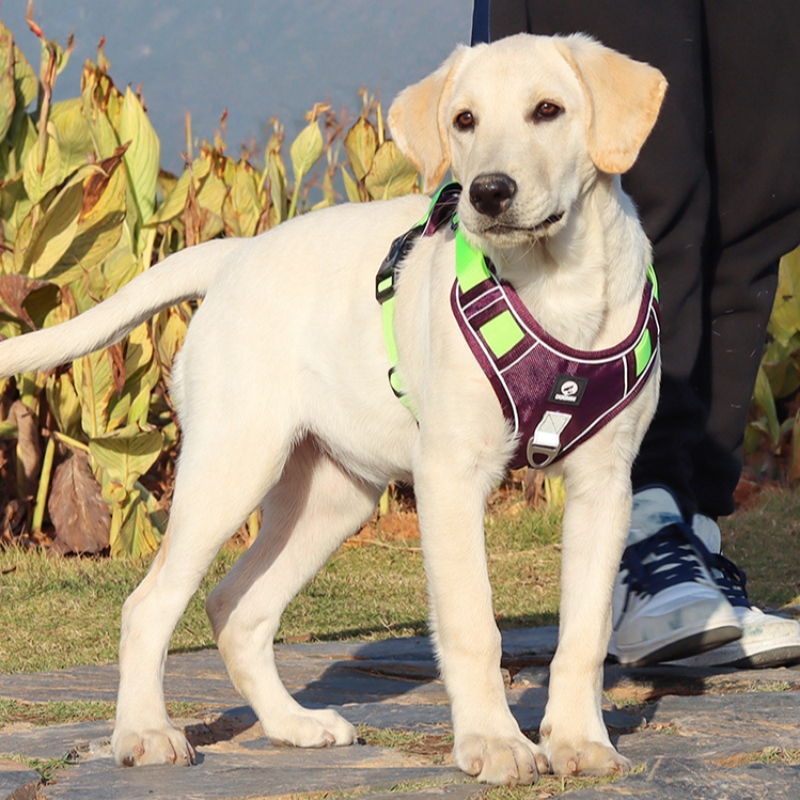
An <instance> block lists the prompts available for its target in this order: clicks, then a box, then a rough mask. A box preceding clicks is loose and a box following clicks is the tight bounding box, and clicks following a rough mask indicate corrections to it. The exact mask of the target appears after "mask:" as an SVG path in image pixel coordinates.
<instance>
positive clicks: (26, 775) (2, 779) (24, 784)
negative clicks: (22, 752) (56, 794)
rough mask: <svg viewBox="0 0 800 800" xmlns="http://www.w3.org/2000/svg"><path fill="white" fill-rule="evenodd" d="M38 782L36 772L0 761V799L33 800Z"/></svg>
mask: <svg viewBox="0 0 800 800" xmlns="http://www.w3.org/2000/svg"><path fill="white" fill-rule="evenodd" d="M40 782H41V779H40V777H39V773H38V772H36V770H33V769H28V768H27V767H26V766H25V765H24V764H20V763H19V762H17V761H5V760H3V759H0V797H1V798H4V800H35V798H36V793H37V790H38V787H39V784H40Z"/></svg>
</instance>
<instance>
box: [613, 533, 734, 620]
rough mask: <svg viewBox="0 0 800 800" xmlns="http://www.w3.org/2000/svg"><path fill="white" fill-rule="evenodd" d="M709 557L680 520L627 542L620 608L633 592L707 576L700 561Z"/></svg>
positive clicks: (650, 591)
mask: <svg viewBox="0 0 800 800" xmlns="http://www.w3.org/2000/svg"><path fill="white" fill-rule="evenodd" d="M709 558H711V553H709V551H708V549H707V548H706V546H705V545H704V544H703V542H702V541H701V540H700V539H699V538H698V537H697V536H696V535H695V534H694V532H693V531H692V529H691V527H689V525H687V524H686V523H683V522H676V523H674V524H672V525H667V526H666V527H665V528H662V529H661V530H660V531H658V533H656V534H653V535H652V536H648V537H647V538H646V539H642V541H640V542H636V543H635V544H631V545H628V547H626V548H625V552H624V553H623V554H622V563H621V565H620V569H621V570H624V571H625V574H624V575H623V577H622V580H623V583H625V584H627V594H626V597H625V606H624V609H623V610H625V609H627V607H628V602H629V600H630V597H631V595H632V594H634V593H635V594H639V595H642V596H645V597H647V596H652V595H655V594H657V593H658V592H661V591H663V590H664V589H667V588H669V587H671V586H675V585H677V584H679V583H688V582H692V581H697V580H701V579H703V578H706V575H705V574H704V570H703V562H704V561H707V560H708V559H709ZM645 560H646V563H645ZM726 560H727V559H726ZM732 566H735V565H732Z"/></svg>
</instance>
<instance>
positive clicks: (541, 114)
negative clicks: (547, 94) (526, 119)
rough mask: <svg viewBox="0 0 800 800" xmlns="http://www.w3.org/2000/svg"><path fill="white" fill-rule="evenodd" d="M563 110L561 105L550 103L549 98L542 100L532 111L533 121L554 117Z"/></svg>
mask: <svg viewBox="0 0 800 800" xmlns="http://www.w3.org/2000/svg"><path fill="white" fill-rule="evenodd" d="M563 110H564V109H563V108H561V106H559V105H556V104H555V103H551V102H550V101H549V100H543V101H542V102H541V103H539V105H538V106H536V110H535V111H534V112H533V119H534V122H540V121H541V122H544V121H547V120H551V119H555V118H556V117H557V116H558V115H559V114H561V112H562V111H563Z"/></svg>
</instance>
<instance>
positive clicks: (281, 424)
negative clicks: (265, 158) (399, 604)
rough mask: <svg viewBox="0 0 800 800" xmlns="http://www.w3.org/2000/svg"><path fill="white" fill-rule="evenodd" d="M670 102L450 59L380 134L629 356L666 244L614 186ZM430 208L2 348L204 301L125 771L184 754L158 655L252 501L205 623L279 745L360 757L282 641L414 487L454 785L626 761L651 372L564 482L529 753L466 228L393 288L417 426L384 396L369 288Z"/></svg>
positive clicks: (577, 75)
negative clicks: (458, 303)
mask: <svg viewBox="0 0 800 800" xmlns="http://www.w3.org/2000/svg"><path fill="white" fill-rule="evenodd" d="M665 88H666V83H665V81H664V78H663V76H662V75H661V74H660V73H659V72H658V71H657V70H655V69H653V68H651V67H649V66H647V65H644V64H641V63H637V62H634V61H632V60H630V59H628V58H626V57H624V56H621V55H619V54H617V53H615V52H613V51H611V50H609V49H607V48H605V47H603V46H601V45H600V44H598V43H596V42H594V41H593V40H591V39H589V38H587V37H584V36H580V35H576V36H568V37H564V38H544V37H534V36H528V35H520V36H517V37H512V38H509V39H505V40H502V41H500V42H497V43H495V44H492V45H480V46H478V47H475V48H467V47H461V48H459V49H457V50H456V51H455V52H454V53H453V54H452V56H451V57H450V58H449V59H448V60H447V61H446V62H445V63H444V64H443V65H442V67H441V68H440V69H439V70H437V71H436V72H435V73H434V74H433V75H431V76H430V77H428V78H426V79H425V80H423V81H422V82H421V83H419V84H417V85H415V86H412V87H410V88H409V89H406V90H405V91H404V92H403V93H402V94H401V95H400V96H399V97H398V98H397V100H396V101H395V103H394V104H393V106H392V108H391V111H390V115H389V119H390V124H391V129H392V133H393V135H394V137H395V139H396V141H397V142H398V144H399V145H400V147H401V149H402V150H403V151H404V152H405V154H406V155H407V156H408V158H409V159H410V160H411V161H412V163H413V164H414V165H415V166H417V167H418V168H419V170H420V171H421V173H422V174H423V176H424V179H425V186H426V188H428V189H432V188H434V187H435V186H436V185H437V183H438V182H439V181H440V180H441V179H442V178H443V176H444V175H445V173H446V172H447V170H448V168H449V169H451V170H452V172H453V175H454V176H455V178H456V179H457V180H458V181H460V182H461V183H462V184H463V186H464V187H465V189H464V192H463V194H462V195H461V197H460V200H459V202H458V208H457V213H458V218H459V220H460V223H459V224H460V227H459V231H460V234H461V236H462V237H463V239H464V241H466V242H467V243H468V245H469V246H470V247H472V248H475V249H477V250H479V251H481V252H482V253H484V254H486V256H487V257H488V258H489V259H490V260H491V262H492V263H493V264H494V270H495V273H496V276H497V277H498V279H499V280H502V281H503V282H504V285H510V286H512V287H513V288H514V289H515V290H516V292H517V294H518V296H519V298H520V299H521V302H522V303H524V305H525V306H527V309H529V311H530V312H532V314H533V317H534V318H535V319H536V320H537V321H538V323H539V325H540V326H541V327H542V328H543V329H544V330H546V331H547V332H548V334H549V335H550V336H552V337H555V338H556V339H558V340H560V341H561V342H562V343H564V344H565V345H567V346H568V347H571V348H574V349H575V350H577V351H598V350H603V349H605V348H611V347H614V346H615V345H617V344H618V343H620V342H621V341H623V340H625V339H626V337H628V336H629V334H630V332H631V330H632V328H633V327H634V325H635V322H636V320H637V314H638V313H639V310H640V306H641V303H642V295H643V287H644V286H645V281H646V270H647V267H648V264H649V259H650V253H649V246H648V243H647V241H646V239H645V236H644V233H643V232H642V229H641V227H640V224H639V222H638V220H637V216H636V213H635V210H634V208H633V207H632V204H631V202H630V200H629V199H628V198H627V196H626V195H625V194H624V193H623V192H622V190H621V188H620V180H619V174H620V173H622V172H624V171H625V170H627V169H628V168H629V167H630V166H631V165H632V164H633V162H634V160H635V159H636V157H637V154H638V152H639V149H640V148H641V146H642V144H643V142H644V140H645V138H646V137H647V135H648V134H649V132H650V130H651V128H652V126H653V124H654V122H655V119H656V116H657V114H658V110H659V106H660V103H661V99H662V96H663V94H664V91H665ZM487 176H489V177H488V178H487ZM428 206H429V200H428V199H427V198H424V197H421V196H419V195H415V196H409V197H405V198H401V199H398V200H393V201H388V202H382V203H372V204H365V205H344V206H339V207H336V208H332V209H328V210H324V211H320V212H316V213H312V214H308V215H307V216H303V217H301V218H299V219H296V220H293V221H291V222H287V223H286V224H283V225H281V226H280V227H278V228H276V229H275V230H272V231H269V232H268V233H266V234H264V235H262V236H259V237H257V238H254V239H250V240H230V239H229V240H218V241H212V242H209V243H206V244H202V245H200V246H198V247H194V248H191V249H190V250H188V251H184V252H181V253H179V254H176V255H174V256H171V257H170V258H168V259H167V260H166V261H164V262H163V263H161V264H158V265H157V266H155V267H153V268H152V269H150V270H149V271H148V272H146V273H145V274H143V275H141V276H140V277H138V278H136V279H135V280H134V281H133V282H131V283H130V284H129V285H128V286H126V287H125V288H123V289H122V290H121V291H120V292H119V293H118V294H117V295H115V296H114V297H112V298H110V299H109V300H107V301H106V302H104V303H102V304H101V305H99V306H97V307H96V308H94V309H92V310H91V311H88V312H87V313H85V314H83V315H82V316H80V317H78V318H76V319H74V320H72V321H70V322H67V323H65V324H64V325H61V326H58V327H57V328H55V329H47V330H43V331H38V332H35V333H31V334H29V335H26V336H22V337H19V338H16V339H12V340H9V341H6V342H3V343H2V344H0V373H2V374H3V375H13V374H15V373H18V372H22V371H28V370H32V369H49V368H51V367H53V366H55V365H57V364H60V363H63V362H66V361H70V360H72V359H74V358H77V357H79V356H81V355H84V354H86V353H87V352H90V351H92V350H95V349H98V348H101V347H105V346H107V345H109V344H110V343H111V342H114V341H117V340H118V339H120V338H121V337H122V336H123V335H125V334H126V333H127V332H129V331H130V330H131V329H132V328H133V327H134V326H136V325H139V324H140V323H142V322H143V321H144V320H146V319H148V318H149V317H150V316H151V315H153V314H154V313H156V312H157V311H159V310H160V309H162V308H165V307H167V306H169V305H171V304H174V303H177V302H179V301H182V300H185V299H187V298H192V297H200V296H202V297H205V301H204V303H203V304H202V307H201V308H200V309H199V311H198V312H197V314H196V315H195V317H194V319H193V321H192V325H191V329H190V331H189V334H188V337H187V339H186V343H185V345H184V347H183V350H182V352H181V354H180V356H179V358H178V360H177V363H176V366H175V371H174V386H173V387H172V393H173V398H174V402H175V405H176V407H177V408H178V410H179V417H180V423H181V426H182V430H183V450H182V453H181V457H180V466H179V471H178V476H177V481H176V485H175V494H174V499H173V504H172V512H171V519H170V523H169V530H168V532H167V535H166V538H165V540H164V543H163V545H162V547H161V549H160V551H159V553H158V555H157V556H156V558H155V561H154V563H153V566H152V568H151V570H150V573H149V574H148V576H147V577H146V578H145V579H144V581H143V582H142V583H141V585H140V586H139V587H138V588H137V589H136V591H135V592H134V593H133V594H132V595H131V596H130V598H128V600H127V602H126V603H125V607H124V611H123V620H122V636H121V643H120V686H119V699H118V707H117V719H116V726H115V730H114V736H113V749H114V756H115V758H116V760H117V762H118V763H119V764H125V765H139V764H156V763H179V764H180V763H183V764H188V763H190V762H191V761H192V759H193V752H192V748H191V747H190V745H189V744H188V743H187V741H186V739H185V737H184V735H183V733H182V732H181V731H179V730H176V729H175V728H174V727H173V726H172V725H171V723H170V720H169V718H168V716H167V712H166V709H165V705H164V697H163V689H162V673H163V664H164V659H165V655H166V652H167V646H168V643H169V639H170V635H171V633H172V630H173V628H174V626H175V624H176V623H177V622H178V620H179V618H180V616H181V614H182V613H183V611H184V608H185V606H186V604H187V602H188V600H189V598H190V597H191V595H192V593H193V592H194V591H195V590H196V588H197V586H198V583H199V581H200V579H201V578H202V576H203V574H204V573H205V571H206V570H207V568H208V566H209V564H210V563H211V561H212V559H213V558H214V556H215V554H216V553H217V551H218V550H219V548H220V547H221V545H222V544H223V543H224V542H225V541H226V540H227V539H228V538H229V537H230V536H231V534H233V532H234V531H235V530H236V529H237V528H238V527H239V526H240V525H241V524H242V522H243V520H245V518H246V517H247V515H248V514H249V512H250V511H251V510H252V509H253V508H254V507H256V506H257V505H259V504H261V505H262V507H263V510H264V524H263V528H262V530H261V532H260V534H259V536H258V539H257V541H256V542H255V544H254V545H253V546H252V547H251V548H250V549H249V550H248V551H247V552H246V553H245V554H244V555H243V556H242V557H241V558H240V559H239V561H238V563H237V564H236V566H235V567H234V568H233V570H232V571H231V573H230V574H229V575H228V576H227V577H226V578H225V579H224V580H223V581H222V582H221V584H220V585H219V586H218V587H217V589H216V590H215V591H214V592H213V593H212V595H211V597H210V598H209V601H208V604H207V605H208V613H209V616H210V618H211V622H212V625H213V629H214V633H215V636H216V639H217V642H218V644H219V649H220V652H221V653H222V655H223V657H224V659H225V663H226V665H227V668H228V671H229V673H230V676H231V678H232V680H233V682H234V684H235V685H236V687H237V689H238V690H239V691H240V692H241V693H242V695H243V696H244V697H245V699H246V700H247V702H249V703H250V704H251V705H252V707H253V709H254V710H255V712H256V713H257V714H258V717H259V719H260V720H261V722H262V724H263V726H264V731H265V732H266V734H267V735H268V736H269V737H271V738H272V739H275V740H279V741H282V742H287V743H291V744H294V745H297V746H299V747H319V746H324V745H346V744H350V743H351V742H352V741H353V739H354V737H355V731H354V729H353V726H352V725H351V724H350V723H349V722H347V721H345V720H344V719H343V718H342V717H341V716H339V714H337V713H336V712H335V711H333V710H309V709H305V708H303V707H301V706H300V705H298V703H297V702H296V701H295V700H294V699H293V698H292V697H291V696H290V695H289V694H288V692H287V691H286V689H285V688H284V686H283V685H282V683H281V681H280V678H279V677H278V673H277V671H276V668H275V661H274V655H273V637H274V635H275V632H276V631H277V629H278V624H279V620H280V616H281V613H282V611H283V609H284V608H285V606H286V604H287V603H288V602H289V601H290V600H291V599H292V597H294V595H295V594H296V593H297V592H298V590H299V589H300V588H301V587H302V586H303V585H304V584H305V583H306V582H307V581H308V580H309V579H310V578H311V577H312V576H313V575H314V574H315V573H316V572H317V570H319V568H320V567H321V566H322V565H323V564H324V563H325V561H326V559H327V558H328V557H329V556H330V555H331V553H333V552H334V551H335V550H336V548H337V547H338V546H339V545H340V544H341V543H342V541H343V540H344V539H345V538H346V537H347V536H349V535H350V534H352V533H353V532H354V531H356V530H357V529H358V528H359V526H360V525H361V524H362V523H363V522H364V521H365V520H366V519H367V518H368V516H369V515H370V513H371V512H372V510H373V508H374V506H375V504H376V501H377V500H378V498H379V497H380V495H381V493H382V491H383V489H384V487H385V486H386V484H387V482H388V481H390V480H392V479H398V478H399V479H403V480H405V481H413V484H414V487H415V492H416V497H417V502H418V507H419V515H420V525H421V529H422V542H423V550H424V556H425V567H426V572H427V576H428V580H429V584H430V608H431V625H432V630H433V636H434V641H435V646H436V652H437V655H438V659H439V663H440V665H441V672H442V676H443V679H444V682H445V685H446V687H447V691H448V694H449V697H450V699H451V703H452V717H453V726H454V731H455V745H454V750H455V759H456V762H457V764H458V765H459V767H461V769H463V770H465V771H466V772H468V773H469V774H470V775H475V776H477V777H478V779H479V780H482V781H488V782H491V783H515V782H521V783H526V782H531V781H533V780H535V779H536V776H537V773H538V772H542V771H546V770H548V769H551V770H553V771H555V772H557V773H575V772H581V771H588V772H600V773H604V772H611V771H617V770H623V769H625V768H626V767H627V766H628V762H627V760H626V759H624V758H623V757H622V756H620V755H618V754H617V752H616V751H615V750H614V748H613V747H612V745H611V743H610V741H609V738H608V733H607V731H606V728H605V726H604V725H603V720H602V716H601V710H600V702H601V685H602V664H603V660H604V657H605V654H606V646H607V642H608V638H609V632H610V609H611V592H612V584H613V582H614V576H615V574H616V570H617V565H618V563H619V559H620V555H621V552H622V549H623V545H624V541H625V536H626V530H627V526H628V522H629V514H630V506H631V487H630V477H629V474H630V468H631V462H632V461H633V458H634V456H635V454H636V452H637V448H638V446H639V443H640V441H641V439H642V436H643V434H644V431H645V429H646V427H647V425H648V423H649V420H650V417H651V415H652V413H653V409H654V408H655V405H656V399H657V392H658V389H657V384H658V381H657V368H656V369H654V370H653V372H652V379H650V380H649V381H647V384H646V386H644V388H643V390H642V391H641V392H640V393H639V394H638V396H637V397H636V398H635V399H634V400H633V402H631V403H630V404H629V405H628V406H627V408H625V410H624V411H623V412H621V413H619V414H618V415H617V416H616V417H614V419H613V420H612V421H611V422H610V423H609V424H608V425H606V426H605V427H604V428H603V429H602V430H601V431H600V432H599V433H597V434H596V435H595V436H594V437H592V438H590V439H588V440H587V441H586V442H585V443H583V444H582V445H581V446H580V447H578V448H577V449H575V450H574V451H572V452H570V453H569V455H567V456H566V458H565V459H564V460H563V461H561V462H559V465H558V466H557V467H551V469H557V470H559V471H560V472H561V473H562V474H563V476H564V480H565V483H566V488H567V498H568V500H567V506H566V511H565V515H564V531H563V563H564V566H563V581H562V601H561V628H560V639H559V646H558V651H557V653H556V655H555V658H554V660H553V664H552V672H551V679H550V696H549V703H548V706H547V710H546V714H545V718H544V721H543V724H542V728H541V742H540V744H538V745H537V744H534V743H533V742H531V741H530V740H528V739H527V738H526V737H525V736H523V735H522V734H521V732H520V730H519V727H518V725H517V722H516V721H515V720H514V718H513V717H512V715H511V713H510V712H509V709H508V705H507V702H506V698H505V695H504V690H503V682H502V679H501V674H500V669H499V663H500V634H499V632H498V630H497V627H496V625H495V622H494V618H493V614H492V597H491V590H490V586H489V581H488V577H487V569H486V556H485V552H484V531H483V519H484V512H485V508H484V503H485V499H486V497H487V495H488V494H489V492H490V491H491V490H492V489H493V487H494V486H496V485H497V482H498V481H499V480H500V478H501V476H502V475H503V472H504V469H505V468H506V465H507V463H508V462H509V459H510V457H511V455H512V454H513V453H514V452H515V448H516V446H517V445H516V443H515V441H514V430H513V426H511V425H510V424H509V423H508V422H507V421H506V418H505V417H504V414H503V412H502V410H501V406H500V403H499V402H498V396H497V395H496V394H495V392H494V391H493V389H492V386H491V384H490V382H489V380H488V379H487V377H486V376H485V375H484V373H483V372H482V370H481V367H480V366H479V364H478V362H477V361H476V359H475V357H474V356H473V354H472V353H471V352H470V348H469V346H468V345H467V342H466V341H465V337H464V335H463V334H462V332H461V331H460V330H459V327H458V325H457V322H456V318H455V315H454V314H453V312H452V310H451V291H452V289H453V283H454V276H455V267H454V264H455V257H456V256H455V249H456V245H455V239H454V233H453V230H452V227H451V226H444V227H443V228H442V229H441V230H439V231H438V232H437V233H435V234H434V235H431V236H425V237H421V238H420V239H419V240H418V241H417V242H416V244H415V245H414V246H413V248H412V249H411V251H410V252H409V253H408V255H407V256H406V258H405V260H404V261H403V264H402V270H400V272H399V279H398V281H397V292H396V297H395V309H394V332H395V337H396V346H397V351H398V363H397V376H398V377H399V379H400V381H401V383H402V386H403V389H404V391H405V393H406V400H407V404H408V405H409V406H411V408H412V410H413V412H414V413H411V412H410V411H409V410H408V408H406V407H405V406H404V405H403V404H401V403H400V402H398V400H397V398H396V397H395V395H394V394H393V391H392V389H391V388H390V386H389V382H388V381H387V368H388V359H387V352H386V349H385V346H384V337H383V333H382V311H381V307H380V306H379V305H378V303H376V301H375V292H374V287H375V272H376V270H377V268H378V266H379V265H380V264H381V262H382V260H383V259H384V257H385V256H386V253H387V251H388V249H389V247H390V244H391V243H392V241H393V240H394V239H395V238H396V237H398V236H399V235H401V234H402V233H404V232H405V231H407V230H408V229H410V228H411V227H412V226H414V224H415V223H417V222H418V220H419V219H420V218H421V217H422V216H424V214H425V211H426V209H427V208H428ZM231 398H235V405H236V410H235V413H233V414H232V413H231V405H230V404H231Z"/></svg>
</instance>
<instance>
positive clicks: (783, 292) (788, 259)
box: [768, 248, 800, 344]
mask: <svg viewBox="0 0 800 800" xmlns="http://www.w3.org/2000/svg"><path fill="white" fill-rule="evenodd" d="M768 330H769V332H770V334H771V335H772V336H773V337H774V338H775V339H776V340H777V341H779V342H781V343H782V344H787V343H788V342H789V340H790V339H791V338H792V337H793V336H794V335H795V334H796V333H798V332H800V248H798V249H797V250H794V251H793V252H791V253H789V254H788V255H786V256H784V257H783V258H782V259H781V265H780V270H779V272H778V289H777V291H776V293H775V305H774V306H773V308H772V316H771V317H770V322H769V328H768Z"/></svg>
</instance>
